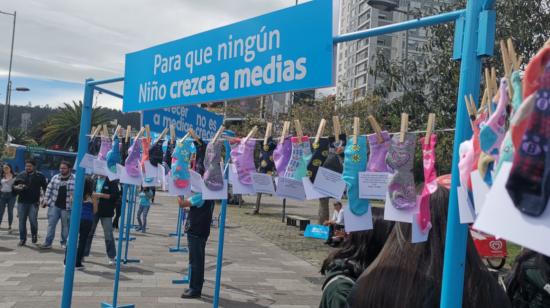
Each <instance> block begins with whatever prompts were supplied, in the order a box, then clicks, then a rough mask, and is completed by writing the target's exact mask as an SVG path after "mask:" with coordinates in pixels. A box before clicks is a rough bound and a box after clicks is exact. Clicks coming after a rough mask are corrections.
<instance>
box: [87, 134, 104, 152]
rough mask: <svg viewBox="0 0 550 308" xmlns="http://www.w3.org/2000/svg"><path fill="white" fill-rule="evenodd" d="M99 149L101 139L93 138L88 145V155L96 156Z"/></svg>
mask: <svg viewBox="0 0 550 308" xmlns="http://www.w3.org/2000/svg"><path fill="white" fill-rule="evenodd" d="M100 148H101V137H98V136H96V137H94V139H93V140H90V142H89V143H88V154H90V155H93V156H97V154H99V149H100Z"/></svg>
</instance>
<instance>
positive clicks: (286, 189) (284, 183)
mask: <svg viewBox="0 0 550 308" xmlns="http://www.w3.org/2000/svg"><path fill="white" fill-rule="evenodd" d="M277 196H279V197H281V198H289V199H295V200H300V201H304V200H305V199H306V192H305V191H304V184H303V183H302V181H298V180H295V179H290V178H285V177H280V178H279V180H278V184H277Z"/></svg>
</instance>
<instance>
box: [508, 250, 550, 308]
mask: <svg viewBox="0 0 550 308" xmlns="http://www.w3.org/2000/svg"><path fill="white" fill-rule="evenodd" d="M506 292H507V293H508V297H509V298H510V300H511V301H512V306H513V307H517V308H543V307H550V257H547V256H544V255H541V254H539V253H536V252H534V251H531V250H527V249H525V251H523V252H522V253H521V254H520V256H518V258H517V259H516V261H515V262H514V266H513V267H512V273H511V277H510V278H509V282H508V284H507V289H506Z"/></svg>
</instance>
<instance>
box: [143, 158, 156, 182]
mask: <svg viewBox="0 0 550 308" xmlns="http://www.w3.org/2000/svg"><path fill="white" fill-rule="evenodd" d="M143 166H144V167H145V178H146V179H149V178H155V179H156V178H158V175H159V170H158V167H155V166H153V165H152V164H151V162H150V161H148V160H146V161H145V163H144V164H143Z"/></svg>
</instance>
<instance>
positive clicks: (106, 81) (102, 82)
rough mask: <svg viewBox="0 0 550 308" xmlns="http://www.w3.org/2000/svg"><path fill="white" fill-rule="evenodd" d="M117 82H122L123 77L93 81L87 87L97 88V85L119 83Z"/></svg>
mask: <svg viewBox="0 0 550 308" xmlns="http://www.w3.org/2000/svg"><path fill="white" fill-rule="evenodd" d="M119 81H124V77H115V78H109V79H103V80H95V81H91V82H90V83H89V85H91V86H97V85H100V84H105V83H113V82H119Z"/></svg>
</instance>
